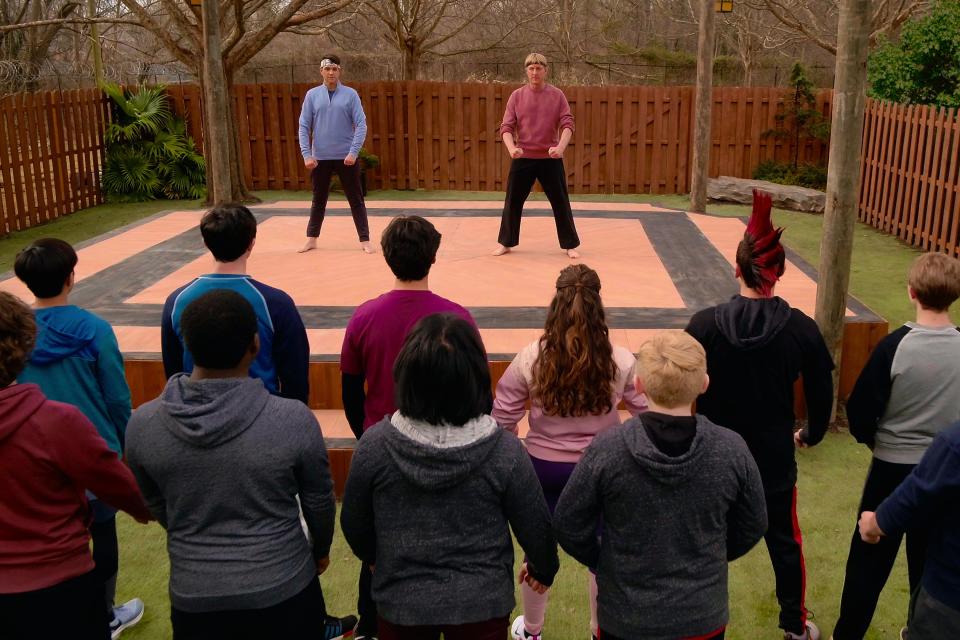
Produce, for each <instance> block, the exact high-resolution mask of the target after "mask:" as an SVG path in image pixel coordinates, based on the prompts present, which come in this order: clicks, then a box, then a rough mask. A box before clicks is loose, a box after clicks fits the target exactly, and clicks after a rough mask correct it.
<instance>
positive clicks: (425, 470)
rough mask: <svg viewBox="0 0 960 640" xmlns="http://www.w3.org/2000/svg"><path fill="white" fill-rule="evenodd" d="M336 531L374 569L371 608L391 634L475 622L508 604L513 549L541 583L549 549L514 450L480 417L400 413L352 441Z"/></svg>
mask: <svg viewBox="0 0 960 640" xmlns="http://www.w3.org/2000/svg"><path fill="white" fill-rule="evenodd" d="M340 526H341V527H342V528H343V535H344V537H346V539H347V542H348V543H349V544H350V547H351V548H352V549H353V552H354V553H355V554H356V555H357V556H358V557H359V558H360V559H361V560H362V561H364V562H366V563H367V564H375V565H376V570H375V571H374V572H373V599H374V600H375V601H376V603H377V609H378V612H379V614H380V615H381V616H382V617H383V618H384V619H385V620H387V621H389V622H392V623H393V624H397V625H405V626H406V625H440V624H468V623H472V622H482V621H484V620H490V619H493V618H499V617H504V616H507V615H509V614H510V612H511V611H512V610H513V606H514V596H513V594H514V573H513V559H514V558H513V540H512V539H511V538H510V528H511V527H512V528H513V532H514V534H515V535H516V537H517V541H518V542H519V543H520V546H521V547H522V548H523V550H524V552H525V553H526V554H527V559H528V566H529V570H530V573H531V575H532V576H533V577H534V578H535V579H537V580H539V581H540V582H542V583H543V584H547V585H549V584H551V583H552V582H553V577H554V575H556V573H557V569H558V568H559V561H558V559H557V543H556V541H555V540H554V537H553V531H552V530H551V527H550V513H549V511H548V510H547V504H546V501H545V500H544V498H543V490H542V489H541V488H540V482H539V481H538V480H537V476H536V473H535V472H534V470H533V464H532V463H531V462H530V457H529V456H528V455H527V452H526V451H525V450H524V448H523V445H522V444H521V443H520V441H519V440H518V439H517V437H516V436H514V435H513V434H511V433H508V432H505V431H503V430H502V429H500V428H499V427H498V426H497V424H496V422H495V421H494V420H493V418H491V417H490V416H482V417H480V418H478V419H476V420H471V421H470V422H468V423H467V424H466V425H463V426H445V425H441V426H436V425H429V424H426V423H423V422H417V421H413V420H408V419H406V418H404V417H403V416H402V415H400V414H399V413H397V414H394V416H393V417H392V418H391V419H390V420H387V419H384V420H382V421H381V422H379V423H378V424H376V425H374V426H373V427H371V428H370V429H368V430H367V432H366V433H364V434H363V438H361V439H360V442H359V444H358V445H357V449H356V451H355V452H354V455H353V462H352V463H351V466H350V475H349V477H348V478H347V486H346V489H345V491H344V496H343V507H342V509H341V512H340Z"/></svg>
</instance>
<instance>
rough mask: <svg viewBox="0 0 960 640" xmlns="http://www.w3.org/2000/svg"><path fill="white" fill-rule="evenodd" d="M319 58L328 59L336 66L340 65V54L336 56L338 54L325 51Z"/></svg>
mask: <svg viewBox="0 0 960 640" xmlns="http://www.w3.org/2000/svg"><path fill="white" fill-rule="evenodd" d="M320 59H321V60H324V59H325V60H329V61H330V62H333V63H336V65H337V66H338V67H339V66H340V56H338V55H337V54H335V53H326V54H324V55H323V56H322V57H321V58H320Z"/></svg>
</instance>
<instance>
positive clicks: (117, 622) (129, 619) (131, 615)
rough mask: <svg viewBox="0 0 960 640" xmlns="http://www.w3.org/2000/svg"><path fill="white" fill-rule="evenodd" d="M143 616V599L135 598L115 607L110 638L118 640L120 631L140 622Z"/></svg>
mask: <svg viewBox="0 0 960 640" xmlns="http://www.w3.org/2000/svg"><path fill="white" fill-rule="evenodd" d="M141 618H143V600H141V599H140V598H134V599H133V600H130V601H128V602H125V603H123V604H122V605H120V606H119V607H114V608H113V620H111V621H110V638H111V640H117V638H118V637H120V632H121V631H123V630H124V629H127V628H128V627H132V626H133V625H135V624H137V623H138V622H140V619H141Z"/></svg>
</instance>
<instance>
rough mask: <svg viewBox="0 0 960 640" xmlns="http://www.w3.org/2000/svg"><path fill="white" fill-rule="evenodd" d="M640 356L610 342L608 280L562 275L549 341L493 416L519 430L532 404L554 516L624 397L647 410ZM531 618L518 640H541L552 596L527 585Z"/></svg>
mask: <svg viewBox="0 0 960 640" xmlns="http://www.w3.org/2000/svg"><path fill="white" fill-rule="evenodd" d="M634 363H635V360H634V357H633V354H631V353H630V351H628V350H627V349H625V348H623V347H619V346H614V345H612V344H611V343H610V335H609V330H608V328H607V323H606V318H605V315H604V311H603V303H602V302H601V300H600V277H599V276H598V275H597V272H596V271H594V270H593V269H591V268H590V267H588V266H586V265H583V264H575V265H571V266H569V267H567V268H565V269H564V270H563V271H561V272H560V277H559V278H557V292H556V295H554V297H553V302H551V303H550V309H549V311H548V313H547V322H546V326H545V327H544V332H543V336H541V337H540V338H539V339H538V340H536V341H535V342H533V343H531V344H529V345H527V346H526V347H525V348H524V349H523V350H522V351H520V353H518V354H517V356H516V357H515V358H514V359H513V362H512V363H510V366H509V367H508V368H507V370H506V372H504V374H503V376H502V377H501V378H500V382H499V383H498V384H497V393H496V398H495V400H494V403H493V414H492V415H493V417H494V418H495V419H496V421H497V422H498V423H499V424H500V425H501V426H502V427H503V428H505V429H509V430H510V431H512V432H514V433H517V432H518V428H517V423H518V422H519V421H520V420H521V419H522V418H523V416H524V414H525V413H526V405H527V402H528V401H529V402H530V417H529V425H530V430H529V433H528V434H527V439H526V444H527V452H528V453H529V454H530V459H531V460H532V461H533V466H534V469H535V470H536V472H537V476H538V477H539V478H540V484H541V486H542V487H543V493H544V496H545V497H546V499H547V506H549V508H550V512H551V513H553V510H554V508H555V507H556V505H557V500H558V499H559V498H560V493H561V492H562V491H563V488H564V487H565V486H566V484H567V480H568V479H569V478H570V474H571V473H573V468H574V467H575V466H576V464H577V461H579V460H580V457H581V456H582V455H583V452H584V450H585V449H586V448H587V446H589V444H590V442H591V441H592V440H593V438H594V436H596V435H597V434H598V433H600V432H601V431H604V430H605V429H608V428H610V427H613V426H616V425H618V424H620V422H621V420H620V413H619V411H618V410H617V406H618V405H619V403H620V401H621V400H622V401H623V403H624V405H625V407H626V408H627V410H628V411H629V412H630V413H631V414H632V415H637V414H638V413H640V412H642V411H644V410H646V407H647V402H646V398H645V397H644V396H643V395H642V394H640V393H637V390H636V389H634V387H633V367H634ZM589 580H590V626H591V629H592V631H593V633H594V635H596V633H597V614H596V602H597V582H596V578H595V577H594V575H593V574H592V573H591V574H590V576H589ZM520 591H521V596H522V599H523V613H524V614H523V616H519V617H518V618H517V619H516V620H514V622H513V626H512V628H511V634H512V637H513V638H514V639H515V640H526V639H531V638H532V639H535V640H539V639H540V633H541V631H542V629H543V620H544V615H545V612H546V607H547V594H546V593H542V594H541V593H537V592H536V591H534V590H533V589H531V588H530V587H529V586H527V583H526V582H524V583H523V585H522V586H521V587H520Z"/></svg>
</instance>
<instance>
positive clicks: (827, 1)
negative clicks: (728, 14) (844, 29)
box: [744, 0, 930, 55]
mask: <svg viewBox="0 0 960 640" xmlns="http://www.w3.org/2000/svg"><path fill="white" fill-rule="evenodd" d="M744 2H745V4H746V5H748V6H750V7H751V8H753V9H764V10H766V11H769V12H770V14H771V15H772V16H773V17H774V18H776V21H777V23H778V26H777V27H776V28H775V30H774V31H773V32H772V33H771V34H770V36H769V37H770V38H771V39H780V40H782V39H784V38H786V39H791V38H796V37H802V38H804V39H806V40H808V41H810V42H812V43H813V44H815V45H817V46H818V47H820V48H821V49H823V50H824V51H828V52H830V53H831V54H834V55H836V53H837V23H838V18H839V15H840V11H839V4H840V2H841V0H744ZM870 4H871V7H869V8H868V9H867V14H866V15H867V24H868V25H869V34H868V36H867V42H868V43H869V45H870V46H873V45H874V44H875V43H876V41H877V39H878V38H880V37H881V36H883V35H888V34H891V33H895V32H896V31H897V30H899V28H900V26H901V25H902V24H903V23H904V22H906V21H907V20H909V19H910V17H911V16H913V15H914V14H917V13H921V12H924V11H926V10H927V9H928V8H929V6H930V2H929V0H874V1H873V2H871V3H870Z"/></svg>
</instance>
